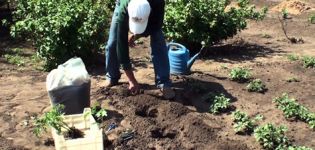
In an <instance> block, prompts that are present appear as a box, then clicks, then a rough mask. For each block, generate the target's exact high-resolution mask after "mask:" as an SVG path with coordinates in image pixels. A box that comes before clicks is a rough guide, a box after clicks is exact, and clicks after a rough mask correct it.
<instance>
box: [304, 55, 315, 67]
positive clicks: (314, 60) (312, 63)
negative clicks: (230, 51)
mask: <svg viewBox="0 0 315 150" xmlns="http://www.w3.org/2000/svg"><path fill="white" fill-rule="evenodd" d="M302 61H303V66H304V67H305V68H315V57H312V56H304V57H303V58H302Z"/></svg>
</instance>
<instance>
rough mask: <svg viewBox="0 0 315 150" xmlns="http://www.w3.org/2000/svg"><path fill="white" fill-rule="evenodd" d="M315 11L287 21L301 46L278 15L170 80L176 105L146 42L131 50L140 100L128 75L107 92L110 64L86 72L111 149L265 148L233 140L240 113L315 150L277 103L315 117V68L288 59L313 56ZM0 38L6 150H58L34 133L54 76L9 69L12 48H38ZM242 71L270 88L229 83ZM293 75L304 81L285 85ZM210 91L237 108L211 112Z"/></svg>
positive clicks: (306, 132) (1, 133)
mask: <svg viewBox="0 0 315 150" xmlns="http://www.w3.org/2000/svg"><path fill="white" fill-rule="evenodd" d="M281 2H282V1H276V0H273V1H265V0H264V1H259V0H258V1H254V3H255V4H257V5H258V6H259V8H261V7H262V6H264V5H268V6H270V7H274V6H277V5H279V4H280V3H281ZM305 2H307V3H308V4H310V5H314V4H315V2H313V1H305ZM0 10H1V9H0ZM0 13H1V12H0ZM312 13H315V12H314V11H312V10H311V9H308V10H305V11H303V12H301V14H298V15H294V16H293V17H292V19H290V20H289V22H288V26H287V32H288V35H289V36H290V37H296V38H302V39H303V40H304V43H303V44H291V43H289V42H288V41H287V39H286V38H285V36H284V34H283V31H282V29H281V26H280V23H279V21H278V19H277V18H278V15H279V14H278V13H277V12H273V11H271V12H269V13H268V15H267V18H266V19H265V20H263V21H261V22H255V21H252V22H250V23H249V24H248V28H247V29H246V30H244V31H242V32H241V33H240V34H238V35H237V36H235V37H234V38H232V39H229V40H227V41H224V42H223V43H221V44H219V45H215V46H213V47H211V48H210V49H208V50H207V51H206V52H204V53H203V54H202V56H201V59H198V60H197V61H196V62H195V64H194V65H193V67H192V68H191V70H192V72H191V74H189V75H185V76H176V75H172V77H171V78H172V81H173V84H174V89H175V92H176V97H175V98H174V99H172V100H165V99H163V98H162V97H161V96H160V95H159V94H158V91H157V90H156V88H155V87H154V72H153V65H152V62H151V61H150V50H149V44H148V43H149V40H148V39H141V40H143V44H138V45H137V46H136V47H134V48H132V49H131V50H130V53H131V54H130V55H131V58H132V62H133V65H134V68H135V70H134V71H135V74H136V77H137V79H138V81H139V82H140V84H141V88H142V91H141V93H140V94H138V95H131V94H130V93H129V92H128V91H127V90H126V88H127V86H128V85H127V80H126V77H125V76H124V75H123V76H122V80H121V84H120V85H118V86H116V87H113V88H110V89H109V88H104V83H105V77H104V74H105V73H104V65H99V66H95V67H92V68H88V71H89V73H90V74H91V80H92V82H91V83H92V85H91V102H92V104H94V103H96V102H98V103H101V104H102V106H103V107H105V108H106V109H107V111H108V117H107V118H106V119H105V120H104V121H103V122H102V123H101V124H100V126H101V127H103V128H104V130H105V131H106V130H107V129H108V126H109V125H110V124H111V123H115V124H117V125H118V127H117V128H115V129H113V130H110V131H108V132H106V133H105V134H106V135H107V136H106V137H107V138H106V139H105V141H104V147H105V149H124V150H125V149H152V150H155V149H156V150H164V149H189V150H190V149H191V150H192V149H198V150H199V149H211V150H231V149H233V150H261V149H262V147H261V146H260V145H259V143H258V142H257V141H256V140H255V137H254V135H253V134H252V135H238V134H235V132H234V130H233V122H232V115H231V113H232V112H233V111H234V110H236V109H237V110H241V111H244V112H246V113H247V114H249V115H250V116H255V115H257V114H261V115H263V116H264V119H263V120H262V121H260V122H258V124H259V125H264V124H266V123H273V124H275V125H276V126H279V125H285V126H287V128H288V131H287V132H286V135H287V136H288V137H289V139H291V140H292V143H293V144H294V145H300V146H307V147H310V148H313V149H315V131H314V130H311V129H310V128H309V127H308V125H307V124H306V123H305V122H302V121H298V120H297V121H292V120H291V121H290V120H286V119H285V118H284V116H283V113H282V112H281V111H280V110H278V109H277V108H276V107H275V104H274V103H273V102H272V100H273V99H274V98H276V97H279V96H281V95H282V93H284V92H286V93H288V94H289V96H290V97H292V98H296V99H297V101H298V102H299V103H300V104H302V105H304V106H306V107H307V108H309V109H310V111H312V112H315V104H314V100H315V92H314V91H315V86H314V85H315V70H314V69H311V68H304V67H303V65H302V62H300V61H289V60H288V59H287V55H288V54H296V55H298V56H304V55H308V56H315V43H314V41H315V35H314V31H315V24H310V23H309V22H308V17H309V15H310V14H312ZM0 35H1V36H0V41H1V42H0V55H1V57H0V81H1V82H0V87H1V90H0V101H1V102H0V124H1V126H0V149H5V150H22V149H30V150H37V149H38V150H42V149H43V150H46V149H47V150H50V149H51V150H52V149H54V146H53V143H52V141H51V133H50V131H48V132H47V134H44V135H43V136H42V137H40V138H37V137H35V136H34V134H32V129H33V125H32V123H33V119H34V117H35V116H40V115H42V114H43V113H44V112H46V111H48V110H49V109H50V102H49V98H48V94H47V92H46V88H45V80H46V76H47V74H48V73H47V72H42V71H37V70H34V69H32V68H33V67H31V66H28V65H26V66H20V67H18V66H15V65H12V64H9V63H8V62H7V61H6V60H5V58H4V55H5V54H6V53H7V51H8V49H12V48H17V47H19V48H23V49H25V56H30V55H31V54H32V53H33V51H34V50H33V48H32V46H31V44H29V43H27V42H21V41H15V40H12V39H10V38H9V37H8V33H7V32H5V31H4V30H3V28H1V29H0ZM240 66H241V67H247V68H250V70H251V72H252V74H253V78H259V79H261V80H262V81H263V82H264V83H265V84H266V87H267V88H268V90H267V91H266V92H265V93H251V92H248V91H247V90H246V86H247V84H248V83H237V82H234V81H231V80H230V79H229V76H228V74H229V71H230V69H232V68H234V67H240ZM293 77H295V78H297V79H298V80H299V81H298V82H288V81H287V80H288V79H289V78H293ZM210 92H213V93H223V94H225V95H226V96H227V97H229V98H230V99H231V102H232V107H230V109H229V110H227V111H226V112H224V113H222V114H217V115H213V114H210V113H208V111H209V106H210V103H209V102H207V101H205V99H204V96H205V95H206V94H208V93H210ZM125 132H128V133H131V135H132V138H131V139H129V140H124V139H123V138H121V135H122V134H123V133H125Z"/></svg>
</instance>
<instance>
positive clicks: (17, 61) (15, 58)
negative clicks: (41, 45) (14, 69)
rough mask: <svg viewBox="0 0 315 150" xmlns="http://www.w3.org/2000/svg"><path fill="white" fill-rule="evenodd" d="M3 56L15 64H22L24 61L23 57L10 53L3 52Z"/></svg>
mask: <svg viewBox="0 0 315 150" xmlns="http://www.w3.org/2000/svg"><path fill="white" fill-rule="evenodd" d="M4 58H5V59H6V60H7V61H8V62H9V63H10V64H15V65H17V66H24V64H25V61H24V57H22V56H19V55H10V54H5V55H4Z"/></svg>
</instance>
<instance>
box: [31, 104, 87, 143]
mask: <svg viewBox="0 0 315 150" xmlns="http://www.w3.org/2000/svg"><path fill="white" fill-rule="evenodd" d="M63 109H64V106H63V105H59V104H58V105H55V106H54V107H53V108H52V110H50V111H49V112H46V113H45V114H44V115H43V116H42V117H41V118H36V119H35V123H34V126H35V128H34V130H33V133H34V134H35V135H36V136H40V135H41V134H42V132H47V128H48V127H52V128H54V129H55V130H56V131H57V133H58V134H61V133H62V129H64V130H65V132H64V134H65V135H66V137H70V138H79V137H83V135H84V134H83V132H81V131H80V130H78V129H76V128H75V127H69V126H68V125H67V123H65V122H64V121H63V115H64V113H62V110H63Z"/></svg>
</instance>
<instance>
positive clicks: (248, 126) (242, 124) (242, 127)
mask: <svg viewBox="0 0 315 150" xmlns="http://www.w3.org/2000/svg"><path fill="white" fill-rule="evenodd" d="M232 115H233V122H234V125H233V127H234V130H235V132H236V133H251V132H252V131H254V128H255V127H256V126H257V124H256V122H257V121H259V120H261V119H262V118H263V117H262V115H257V116H256V117H255V118H254V119H251V118H250V117H249V116H248V115H247V114H246V113H244V112H241V111H239V110H236V111H235V112H233V113H232Z"/></svg>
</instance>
